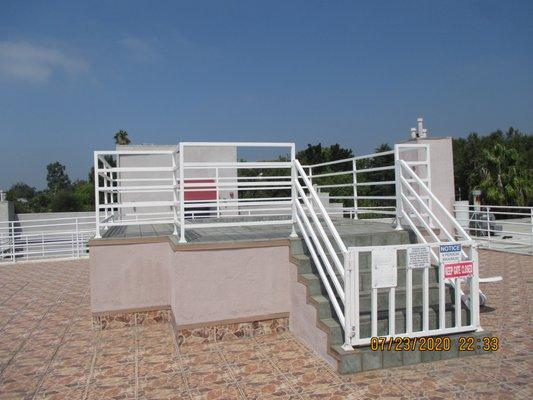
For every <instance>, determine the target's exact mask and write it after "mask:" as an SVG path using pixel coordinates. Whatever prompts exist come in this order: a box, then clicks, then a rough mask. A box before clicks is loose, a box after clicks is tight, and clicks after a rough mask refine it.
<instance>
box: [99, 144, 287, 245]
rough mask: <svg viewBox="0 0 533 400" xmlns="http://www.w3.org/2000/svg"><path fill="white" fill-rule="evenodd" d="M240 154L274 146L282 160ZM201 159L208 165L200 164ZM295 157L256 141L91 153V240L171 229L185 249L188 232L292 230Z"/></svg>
mask: <svg viewBox="0 0 533 400" xmlns="http://www.w3.org/2000/svg"><path fill="white" fill-rule="evenodd" d="M243 148H244V149H250V148H252V149H265V148H271V149H272V148H277V149H281V150H283V151H286V152H287V153H288V157H287V160H284V159H280V160H278V161H252V162H245V161H237V158H236V157H237V151H238V150H239V149H243ZM204 153H205V154H209V155H210V156H211V157H210V160H209V161H199V159H200V160H201V159H207V158H208V157H207V156H202V154H204ZM221 154H222V156H221ZM224 154H225V155H224ZM294 156H295V151H294V144H293V143H255V142H253V143H247V142H232V143H229V142H181V143H180V144H179V146H178V147H176V148H169V149H166V150H165V149H163V150H161V149H149V148H146V147H141V148H136V149H127V150H117V151H97V152H95V153H94V165H95V171H96V173H95V188H96V189H95V203H96V209H97V210H99V212H100V215H101V217H100V218H98V221H97V227H96V229H97V237H101V235H102V233H103V232H105V231H106V230H108V229H109V228H112V227H119V226H124V227H127V226H130V225H158V224H171V225H173V227H174V234H175V235H178V234H179V236H180V242H181V243H184V242H186V231H187V230H188V229H202V228H213V227H229V226H246V225H250V226H252V225H282V224H293V220H294V219H293V217H292V215H293V213H294V211H293V208H294V207H293V194H294V193H293V192H294V189H293V185H292V181H293V173H294V171H293V169H294V168H293V164H292V160H294Z"/></svg>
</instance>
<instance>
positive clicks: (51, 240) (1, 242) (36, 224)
mask: <svg viewBox="0 0 533 400" xmlns="http://www.w3.org/2000/svg"><path fill="white" fill-rule="evenodd" d="M94 234H95V220H94V217H61V218H46V219H29V220H20V221H0V262H16V261H25V260H33V259H43V258H55V257H60V258H81V257H86V256H87V255H88V246H87V243H88V241H89V239H91V238H92V237H94Z"/></svg>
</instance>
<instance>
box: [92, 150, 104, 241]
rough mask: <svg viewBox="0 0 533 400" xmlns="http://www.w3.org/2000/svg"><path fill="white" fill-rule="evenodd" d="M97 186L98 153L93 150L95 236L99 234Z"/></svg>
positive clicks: (97, 236)
mask: <svg viewBox="0 0 533 400" xmlns="http://www.w3.org/2000/svg"><path fill="white" fill-rule="evenodd" d="M99 189H100V188H99V187H98V153H97V152H96V151H95V152H94V213H95V230H96V234H95V235H94V237H95V238H97V239H99V238H101V237H102V236H100V191H99Z"/></svg>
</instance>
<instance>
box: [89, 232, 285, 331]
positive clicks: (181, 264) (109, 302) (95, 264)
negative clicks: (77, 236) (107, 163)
mask: <svg viewBox="0 0 533 400" xmlns="http://www.w3.org/2000/svg"><path fill="white" fill-rule="evenodd" d="M95 243H96V242H93V246H92V247H91V256H90V268H91V308H92V312H106V311H121V310H135V309H144V308H149V307H157V306H168V305H170V306H171V308H172V311H173V314H174V317H175V320H176V324H177V325H190V324H201V323H206V322H213V321H223V320H232V319H246V318H247V317H259V316H266V315H271V314H279V313H288V312H289V311H290V295H289V268H290V264H289V247H288V246H279V247H263V248H246V249H228V250H201V251H176V252H175V251H174V250H173V249H172V248H171V246H170V244H169V243H168V242H161V243H145V244H128V245H101V246H99V245H94V244H95ZM100 243H101V242H100Z"/></svg>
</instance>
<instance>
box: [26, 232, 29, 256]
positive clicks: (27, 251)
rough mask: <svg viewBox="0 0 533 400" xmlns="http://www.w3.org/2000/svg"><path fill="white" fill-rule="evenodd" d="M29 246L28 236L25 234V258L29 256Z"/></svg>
mask: <svg viewBox="0 0 533 400" xmlns="http://www.w3.org/2000/svg"><path fill="white" fill-rule="evenodd" d="M29 253H30V246H29V243H28V236H26V260H27V259H28V258H29V256H30V254H29Z"/></svg>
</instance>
